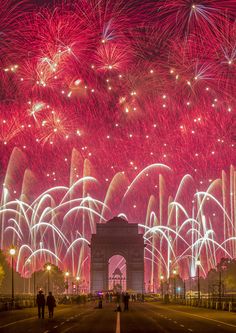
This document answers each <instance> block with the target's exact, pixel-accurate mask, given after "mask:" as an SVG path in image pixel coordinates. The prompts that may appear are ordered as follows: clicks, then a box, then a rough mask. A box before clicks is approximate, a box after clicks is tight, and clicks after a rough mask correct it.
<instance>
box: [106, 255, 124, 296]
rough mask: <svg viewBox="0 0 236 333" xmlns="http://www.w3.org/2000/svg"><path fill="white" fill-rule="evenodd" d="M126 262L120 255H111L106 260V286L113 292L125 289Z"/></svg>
mask: <svg viewBox="0 0 236 333" xmlns="http://www.w3.org/2000/svg"><path fill="white" fill-rule="evenodd" d="M126 281H127V264H126V260H125V258H124V257H123V256H121V255H113V256H112V257H110V259H109V260H108V288H109V290H113V291H114V292H123V291H126V285H127V282H126Z"/></svg>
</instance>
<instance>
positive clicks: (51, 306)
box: [46, 291, 56, 318]
mask: <svg viewBox="0 0 236 333" xmlns="http://www.w3.org/2000/svg"><path fill="white" fill-rule="evenodd" d="M46 305H47V307H48V316H49V318H53V312H54V308H55V306H56V300H55V297H54V296H53V295H52V292H51V291H49V293H48V297H47V302H46Z"/></svg>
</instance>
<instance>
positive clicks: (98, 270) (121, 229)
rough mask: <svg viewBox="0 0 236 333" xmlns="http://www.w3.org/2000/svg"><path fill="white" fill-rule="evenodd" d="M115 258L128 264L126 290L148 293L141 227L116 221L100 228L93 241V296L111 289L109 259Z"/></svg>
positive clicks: (110, 221)
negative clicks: (139, 228) (145, 286)
mask: <svg viewBox="0 0 236 333" xmlns="http://www.w3.org/2000/svg"><path fill="white" fill-rule="evenodd" d="M114 255H120V256H122V257H124V259H125V261H126V289H127V290H133V291H135V292H138V293H143V291H144V240H143V236H142V234H139V233H138V224H134V223H128V222H127V221H126V220H124V219H122V218H121V217H114V218H113V219H111V220H109V221H107V222H106V223H104V224H97V232H96V234H93V235H92V238H91V287H90V289H91V292H92V293H95V292H98V291H102V290H108V289H109V277H108V272H109V271H108V266H109V259H110V258H111V257H112V256H114Z"/></svg>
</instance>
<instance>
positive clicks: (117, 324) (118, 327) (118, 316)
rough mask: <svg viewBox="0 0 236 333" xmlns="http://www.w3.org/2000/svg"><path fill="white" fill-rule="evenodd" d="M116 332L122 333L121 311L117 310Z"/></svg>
mask: <svg viewBox="0 0 236 333" xmlns="http://www.w3.org/2000/svg"><path fill="white" fill-rule="evenodd" d="M116 333H120V312H117V317H116Z"/></svg>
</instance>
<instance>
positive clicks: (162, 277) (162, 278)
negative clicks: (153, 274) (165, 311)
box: [161, 275, 164, 299]
mask: <svg viewBox="0 0 236 333" xmlns="http://www.w3.org/2000/svg"><path fill="white" fill-rule="evenodd" d="M163 280H164V276H163V275H161V298H162V299H163V298H164V291H163Z"/></svg>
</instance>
